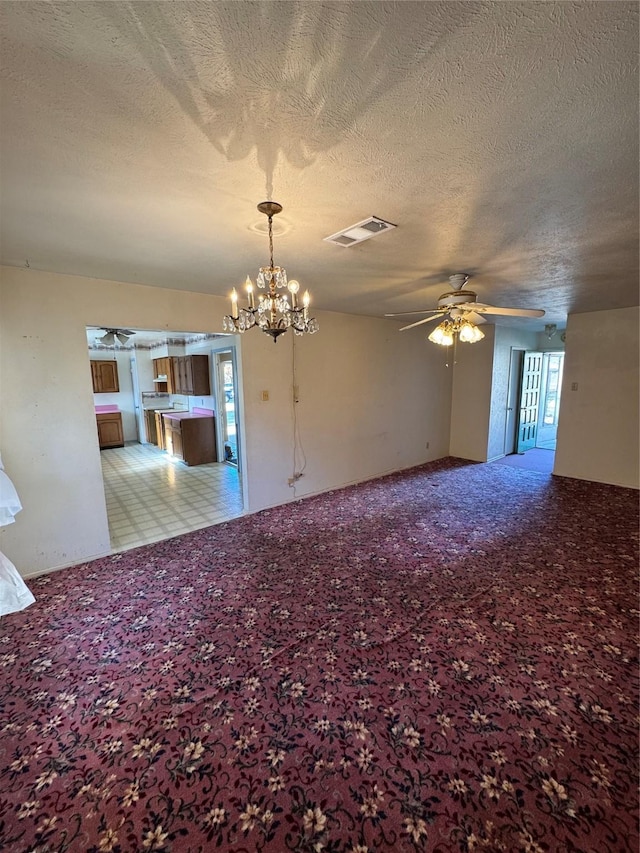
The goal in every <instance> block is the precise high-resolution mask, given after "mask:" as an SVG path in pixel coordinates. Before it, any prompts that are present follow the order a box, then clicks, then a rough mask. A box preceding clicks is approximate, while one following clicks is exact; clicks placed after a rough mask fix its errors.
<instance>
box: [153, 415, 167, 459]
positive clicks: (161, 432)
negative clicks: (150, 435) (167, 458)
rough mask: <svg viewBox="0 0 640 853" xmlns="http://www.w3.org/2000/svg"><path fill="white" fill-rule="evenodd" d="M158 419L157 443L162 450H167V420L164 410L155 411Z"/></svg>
mask: <svg viewBox="0 0 640 853" xmlns="http://www.w3.org/2000/svg"><path fill="white" fill-rule="evenodd" d="M153 415H154V417H155V421H156V441H155V443H156V444H157V445H158V447H159V448H160V450H166V442H165V436H164V432H165V422H164V418H163V417H162V412H154V413H153Z"/></svg>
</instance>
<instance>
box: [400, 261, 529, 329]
mask: <svg viewBox="0 0 640 853" xmlns="http://www.w3.org/2000/svg"><path fill="white" fill-rule="evenodd" d="M468 281H469V276H468V275H467V274H466V273H456V274H455V275H450V276H449V283H450V284H451V288H452V289H451V290H450V291H448V292H447V293H443V294H442V296H441V297H440V298H439V299H438V307H437V308H426V309H424V310H421V311H400V312H399V313H397V314H385V315H384V316H385V317H403V316H407V315H409V314H430V315H431V316H430V317H424V318H423V319H422V320H417V321H416V322H415V323H410V324H409V325H408V326H403V327H402V328H401V329H400V331H401V332H404V331H405V330H406V329H413V328H414V326H421V325H422V324H423V323H430V322H431V321H432V320H435V319H437V318H438V317H445V316H446V318H447V319H446V320H445V321H444V322H443V323H441V324H440V325H439V326H438V327H437V328H436V329H435V330H434V331H433V332H432V333H431V335H429V340H430V341H433V342H434V343H438V344H443V345H444V346H450V345H451V344H452V343H453V340H454V337H455V335H456V334H458V335H459V337H460V340H461V341H463V342H466V343H474V342H475V341H479V340H480V339H481V338H483V337H484V335H483V334H482V332H481V331H480V329H478V328H477V327H478V326H479V325H481V324H482V323H486V322H487V321H486V320H485V318H484V317H483V316H482V315H483V314H495V315H500V316H503V317H544V311H543V310H542V309H541V308H499V307H498V306H494V305H486V304H485V303H483V302H478V301H477V299H478V297H477V294H476V293H474V292H473V291H472V290H464V286H465V285H466V283H467V282H468Z"/></svg>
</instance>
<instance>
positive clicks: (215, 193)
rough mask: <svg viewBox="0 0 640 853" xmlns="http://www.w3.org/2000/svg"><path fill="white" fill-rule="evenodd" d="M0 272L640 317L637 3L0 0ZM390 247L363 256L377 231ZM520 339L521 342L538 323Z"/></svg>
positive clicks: (344, 303) (394, 303) (336, 303)
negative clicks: (267, 228)
mask: <svg viewBox="0 0 640 853" xmlns="http://www.w3.org/2000/svg"><path fill="white" fill-rule="evenodd" d="M0 14H1V15H2V26H3V33H4V34H3V41H2V54H3V66H4V70H3V95H4V100H3V122H2V125H3V127H2V145H3V149H2V155H3V165H4V170H3V172H4V175H3V198H2V204H3V216H2V227H3V234H2V246H3V255H2V262H3V263H5V264H9V265H17V266H24V265H25V263H26V262H27V261H28V263H29V265H30V266H31V267H32V268H38V269H48V270H53V271H58V272H68V273H74V274H83V275H89V276H92V277H100V278H107V279H114V280H120V281H131V282H140V283H148V284H157V285H160V286H166V287H172V288H177V289H191V290H198V291H204V292H213V293H219V294H226V293H227V292H228V290H229V287H230V283H233V282H239V281H242V279H243V278H244V275H246V273H247V272H251V273H253V270H254V267H258V266H259V265H260V264H262V263H264V260H265V254H266V243H265V240H264V237H263V236H262V235H256V234H254V233H252V232H253V231H254V229H255V227H256V223H257V221H258V220H260V219H261V217H260V215H259V214H258V213H257V212H256V208H255V205H256V204H257V203H258V202H259V201H261V200H262V199H263V198H264V197H271V196H273V197H274V198H276V199H277V200H279V201H280V202H281V203H282V204H283V205H284V208H285V210H284V213H283V214H282V216H281V219H280V220H279V227H280V228H281V229H282V231H283V234H282V235H281V238H280V240H279V242H277V243H276V262H278V261H281V262H282V263H283V264H284V265H285V266H289V267H290V269H291V270H293V269H294V268H295V274H296V277H297V278H300V279H301V280H304V282H305V285H307V286H309V287H311V288H312V289H313V292H314V297H315V299H316V303H317V306H318V307H321V308H325V309H330V310H341V311H358V312H364V313H370V314H382V313H384V312H385V311H394V310H398V311H399V310H411V309H413V308H416V307H423V305H426V306H427V307H428V306H429V304H430V303H429V302H427V300H435V299H436V298H437V296H438V295H439V293H440V292H442V289H443V288H442V283H443V282H446V274H447V273H449V272H455V271H460V270H465V271H471V272H475V273H476V278H475V279H474V289H476V290H477V291H478V292H479V295H480V298H481V299H483V300H484V301H492V302H493V303H494V304H495V303H497V304H507V305H509V304H514V305H517V304H521V305H531V306H538V305H540V306H541V307H545V308H546V309H547V311H548V315H547V318H545V322H548V321H552V322H553V321H560V322H563V321H564V319H565V315H566V311H567V310H577V311H590V310H598V309H601V308H611V307H624V306H627V305H630V304H634V303H635V302H637V280H638V273H637V263H638V243H637V233H638V192H637V174H638V133H637V129H638V75H637V42H638V7H637V4H636V3H624V2H623V3H475V2H464V3H449V2H447V3H440V2H428V3H414V2H407V3H397V4H396V3H386V2H375V3H372V2H359V3H316V2H310V3H305V2H303V3H297V2H283V3H280V2H275V3H271V2H270V3H251V2H243V3H236V2H232V3H226V2H216V3H198V2H185V3H157V2H145V3H125V2H113V3H111V2H104V3H102V2H97V3H38V2H30V3H10V4H3V6H2V9H1V12H0ZM369 215H378V216H382V217H383V218H386V219H388V220H390V221H392V222H394V223H397V224H398V225H399V228H398V229H397V230H396V231H394V232H392V233H390V234H387V235H383V236H381V237H380V238H379V239H376V240H375V241H368V242H367V243H366V244H363V245H362V246H359V247H357V248H354V249H352V250H342V249H340V250H338V249H337V248H336V247H333V246H329V245H327V244H325V243H323V242H322V237H325V236H327V235H328V234H331V233H334V232H335V231H337V230H339V229H341V228H344V227H347V226H348V225H350V224H352V223H353V222H357V221H359V220H361V219H363V218H365V217H366V216H369ZM529 327H531V326H529Z"/></svg>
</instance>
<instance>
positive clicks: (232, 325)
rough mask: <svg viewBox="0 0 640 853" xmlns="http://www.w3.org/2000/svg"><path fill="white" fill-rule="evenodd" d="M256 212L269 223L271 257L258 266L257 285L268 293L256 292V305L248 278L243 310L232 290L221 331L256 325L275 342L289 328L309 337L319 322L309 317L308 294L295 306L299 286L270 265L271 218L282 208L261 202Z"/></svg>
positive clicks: (280, 268)
mask: <svg viewBox="0 0 640 853" xmlns="http://www.w3.org/2000/svg"><path fill="white" fill-rule="evenodd" d="M258 210H259V211H260V213H264V214H265V216H266V217H267V218H268V220H269V254H270V258H269V266H268V267H260V272H259V273H258V278H257V279H256V284H257V286H258V287H259V288H261V289H262V290H266V291H267V292H266V293H258V304H257V305H256V301H255V296H254V289H253V282H252V281H251V279H250V278H249V276H247V280H246V282H245V289H246V292H247V301H248V305H247V307H246V308H238V293H237V291H236V289H235V287H234V288H233V290H232V291H231V314H227V315H226V316H225V318H224V320H223V323H222V325H223V328H224V330H225V331H226V332H241V333H242V332H246V331H247V330H248V329H252V328H253V327H254V326H258V328H260V329H262V331H263V332H266V333H267V335H271V337H272V338H273V342H274V343H275V342H276V341H277V340H278V336H279V335H281V334H282V333H283V332H286V331H287V329H289V328H291V329H293V331H294V332H295V333H296V335H304V334H305V333H306V334H309V335H312V334H313V333H314V332H317V331H318V329H319V326H318V321H317V320H316V319H315V318H314V317H310V316H309V303H310V301H311V297H310V296H309V291H308V290H305V292H304V294H303V296H302V305H298V291H299V290H300V285H299V284H298V282H297V281H295V280H293V279H292V280H291V281H289V282H287V272H286V270H284V269H283V268H282V267H276V266H274V265H273V217H274V216H275V215H276V213H280V212H281V211H282V205H281V204H278V202H277V201H263V202H261V203H260V204H259V205H258ZM282 289H286V290H288V291H289V293H288V294H287V293H282V294H279V293H278V290H282ZM289 298H290V299H291V302H289Z"/></svg>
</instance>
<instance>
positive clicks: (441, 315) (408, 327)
mask: <svg viewBox="0 0 640 853" xmlns="http://www.w3.org/2000/svg"><path fill="white" fill-rule="evenodd" d="M445 313H446V312H444V311H442V312H441V313H440V314H436V315H435V316H434V317H425V318H424V320H418V321H417V322H416V323H411V325H410V326H403V327H402V328H401V329H400V331H401V332H404V331H406V330H407V329H413V327H414V326H421V325H422V324H423V323H430V322H431V321H432V320H437V319H438V317H444V315H445Z"/></svg>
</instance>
